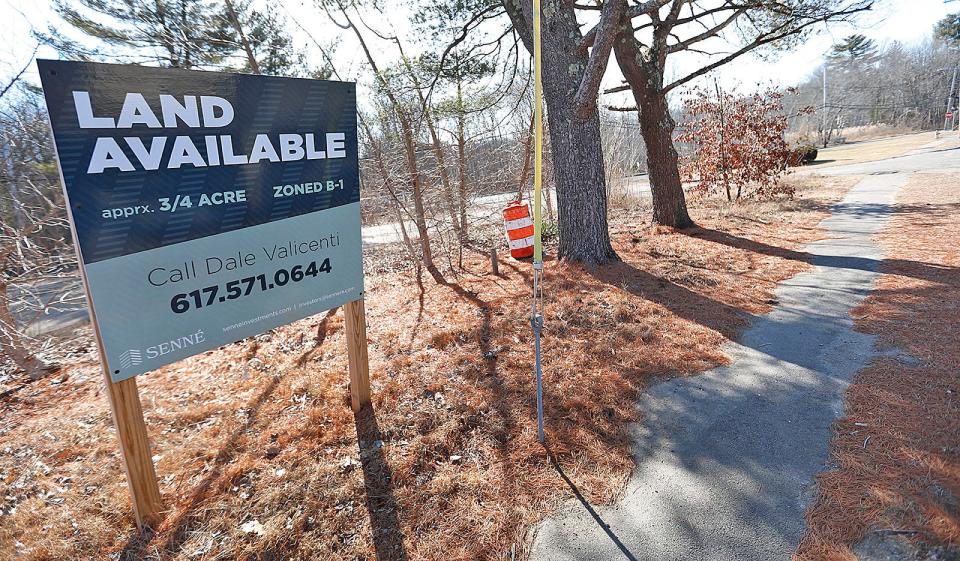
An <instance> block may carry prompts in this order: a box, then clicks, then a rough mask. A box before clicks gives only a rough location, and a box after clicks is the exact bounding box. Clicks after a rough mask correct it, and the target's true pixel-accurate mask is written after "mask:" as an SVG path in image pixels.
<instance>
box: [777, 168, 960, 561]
mask: <svg viewBox="0 0 960 561" xmlns="http://www.w3.org/2000/svg"><path fill="white" fill-rule="evenodd" d="M958 184H960V176H957V175H944V174H939V175H938V174H924V175H914V176H913V177H912V178H911V180H910V182H909V183H908V184H907V185H906V186H905V187H904V189H903V190H902V191H901V193H900V196H899V198H898V204H899V205H901V207H900V208H901V211H900V212H898V213H897V214H896V215H895V216H894V218H893V219H892V221H891V223H890V225H889V226H888V227H887V229H886V230H885V232H884V233H882V234H881V235H880V237H879V239H880V241H881V243H882V244H883V245H884V247H885V248H886V251H887V260H886V261H885V262H884V266H883V272H884V273H885V275H884V276H883V277H881V278H880V280H879V281H878V283H877V286H876V290H875V291H874V292H873V293H872V294H871V295H870V296H869V297H868V298H867V299H866V300H865V301H864V302H863V304H861V305H860V306H859V307H858V308H857V309H856V310H855V311H854V314H855V317H856V320H857V327H858V329H861V330H863V331H865V332H868V333H873V334H876V335H878V337H879V344H880V346H881V348H883V349H887V350H889V351H891V353H893V352H896V351H897V350H898V349H899V350H902V352H905V353H908V354H909V356H910V357H914V359H915V360H911V359H907V360H904V359H902V358H901V359H899V360H898V358H897V357H896V356H889V357H886V358H881V359H879V360H877V361H875V362H873V363H872V364H871V365H870V366H869V367H867V368H865V369H864V370H862V371H861V372H860V373H858V374H857V376H856V378H855V380H854V384H853V385H852V386H851V387H850V388H849V389H848V391H847V396H846V397H847V399H846V414H845V416H844V417H843V418H841V419H840V420H838V421H837V422H836V423H835V424H834V427H833V429H834V440H833V444H832V457H833V461H834V463H835V466H836V468H835V469H833V470H831V471H828V472H825V473H824V474H822V475H821V476H819V477H818V483H819V488H820V495H819V497H818V500H817V502H816V504H815V505H814V506H813V507H812V508H811V509H810V510H809V511H808V513H807V524H808V528H809V535H807V536H806V537H805V539H804V540H803V543H802V544H801V546H800V549H799V552H798V555H797V556H796V559H797V560H803V561H806V560H810V561H813V560H817V561H855V560H856V556H855V555H854V554H853V553H852V551H851V547H852V546H853V545H854V544H856V543H858V542H859V541H861V540H862V539H863V538H864V536H865V535H866V534H867V532H868V531H870V530H871V529H874V530H878V531H888V530H894V531H899V532H902V533H903V534H904V535H905V536H908V537H910V538H911V539H912V541H913V542H914V543H915V544H916V545H917V546H918V547H919V549H920V550H921V551H923V550H926V549H929V548H934V547H941V548H942V547H946V548H949V547H951V546H952V547H953V548H955V549H954V550H953V555H960V374H958V372H960V351H958V347H957V317H958V316H960V251H958V250H957V244H956V240H957V239H958V237H960V192H958V191H957V185H958ZM943 555H946V556H945V557H943V556H941V557H936V558H938V559H954V558H956V557H951V556H950V555H949V554H943ZM924 558H926V557H924ZM930 558H931V559H932V558H934V557H930Z"/></svg>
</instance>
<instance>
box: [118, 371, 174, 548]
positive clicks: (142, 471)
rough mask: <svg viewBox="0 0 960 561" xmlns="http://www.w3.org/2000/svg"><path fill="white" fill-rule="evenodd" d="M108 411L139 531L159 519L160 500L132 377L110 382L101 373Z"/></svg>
mask: <svg viewBox="0 0 960 561" xmlns="http://www.w3.org/2000/svg"><path fill="white" fill-rule="evenodd" d="M104 375H105V378H106V384H107V395H108V396H109V398H110V408H111V409H112V410H113V425H114V426H115V427H116V428H117V439H118V440H119V441H120V452H121V455H122V456H123V468H124V470H125V471H126V472H127V485H128V486H129V488H130V495H131V498H132V499H133V513H134V516H136V519H137V528H139V529H140V530H141V531H143V530H144V529H145V528H147V527H155V525H156V524H157V523H158V522H160V521H161V520H162V519H163V501H162V500H161V499H160V487H159V486H158V484H157V473H156V471H154V469H153V456H152V455H151V454H150V441H149V440H148V439H147V425H146V423H144V421H143V408H142V407H141V406H140V395H139V394H138V393H137V381H136V379H135V378H127V379H126V380H123V381H122V382H113V381H112V380H111V379H110V373H109V372H106V371H104Z"/></svg>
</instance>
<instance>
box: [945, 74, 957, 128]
mask: <svg viewBox="0 0 960 561" xmlns="http://www.w3.org/2000/svg"><path fill="white" fill-rule="evenodd" d="M958 68H960V63H958V64H957V66H954V67H953V78H951V79H950V89H949V90H947V110H946V111H945V112H944V113H943V130H945V131H948V132H949V131H952V130H953V120H954V115H953V111H951V109H953V89H954V87H955V86H956V85H957V69H958Z"/></svg>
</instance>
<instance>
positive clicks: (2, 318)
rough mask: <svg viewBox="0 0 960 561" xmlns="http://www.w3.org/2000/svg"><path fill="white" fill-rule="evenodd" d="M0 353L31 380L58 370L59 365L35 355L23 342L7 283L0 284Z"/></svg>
mask: <svg viewBox="0 0 960 561" xmlns="http://www.w3.org/2000/svg"><path fill="white" fill-rule="evenodd" d="M0 291H2V292H0V355H4V356H6V357H7V358H8V359H10V361H11V362H13V364H15V365H16V366H17V368H19V369H20V370H22V371H23V372H24V373H26V374H27V375H28V376H29V377H30V379H31V380H39V379H40V378H43V377H44V376H46V375H47V374H50V373H51V372H55V371H56V370H57V365H55V364H48V363H46V362H44V361H43V360H41V359H40V358H39V357H37V355H35V354H34V353H33V352H32V351H31V350H30V349H29V348H27V345H26V344H24V342H23V337H22V336H21V334H20V331H19V328H18V326H17V320H16V319H15V318H14V317H13V313H12V312H11V311H10V302H9V300H8V299H7V285H5V284H0Z"/></svg>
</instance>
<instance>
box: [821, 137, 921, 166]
mask: <svg viewBox="0 0 960 561" xmlns="http://www.w3.org/2000/svg"><path fill="white" fill-rule="evenodd" d="M936 140H937V137H936V132H933V131H930V132H921V133H913V134H906V135H901V136H891V137H887V138H880V139H875V140H857V141H855V142H848V143H846V144H838V145H836V146H830V147H829V148H823V149H821V150H820V153H819V154H818V155H817V162H818V163H817V164H816V166H817V167H818V168H819V167H831V166H840V165H846V164H857V163H861V162H873V161H876V160H885V159H887V158H895V157H897V156H903V155H904V154H906V153H907V152H910V151H911V150H916V149H917V148H920V147H921V146H923V145H925V144H930V143H931V142H934V141H936Z"/></svg>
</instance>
